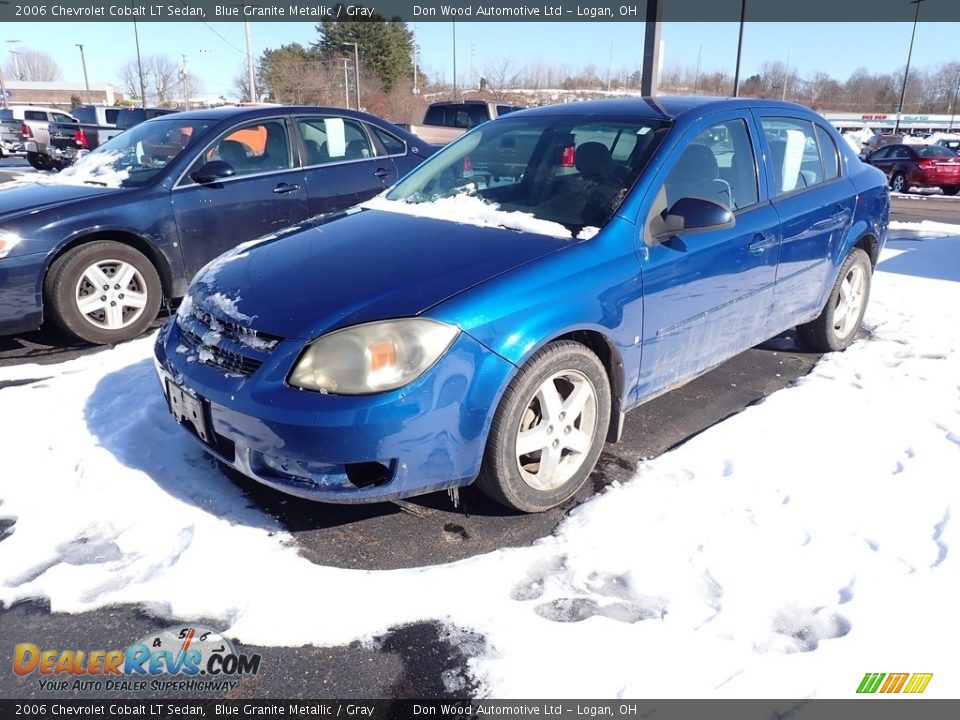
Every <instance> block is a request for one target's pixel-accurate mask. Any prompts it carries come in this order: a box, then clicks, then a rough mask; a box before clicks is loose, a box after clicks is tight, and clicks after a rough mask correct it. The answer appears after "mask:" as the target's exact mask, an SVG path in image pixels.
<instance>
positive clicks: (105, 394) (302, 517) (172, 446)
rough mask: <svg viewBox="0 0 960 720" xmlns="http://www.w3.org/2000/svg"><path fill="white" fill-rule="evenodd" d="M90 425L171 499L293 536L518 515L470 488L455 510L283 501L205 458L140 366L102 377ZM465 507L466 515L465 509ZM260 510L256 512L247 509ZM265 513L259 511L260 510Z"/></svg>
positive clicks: (87, 411)
mask: <svg viewBox="0 0 960 720" xmlns="http://www.w3.org/2000/svg"><path fill="white" fill-rule="evenodd" d="M84 416H85V420H86V423H87V427H88V428H89V430H90V432H91V433H92V434H93V435H94V437H95V438H96V439H97V441H98V442H99V443H100V445H101V446H102V447H104V448H105V449H107V450H108V451H109V452H110V453H111V454H113V456H114V457H115V458H116V459H117V460H118V461H119V462H121V463H122V464H123V465H125V466H126V467H128V468H131V469H133V470H137V471H140V472H142V473H144V474H145V475H146V476H147V477H148V478H149V479H150V481H151V482H153V483H154V484H155V485H157V486H158V487H160V488H161V489H163V490H164V491H165V492H167V493H168V494H170V495H172V496H173V497H176V498H178V499H180V500H182V501H184V502H188V503H191V504H193V505H196V506H198V507H200V508H202V509H204V510H207V511H208V512H211V513H213V514H215V515H217V516H219V517H224V518H226V519H228V520H230V521H233V522H240V523H244V524H253V525H255V526H261V527H266V526H267V525H268V524H269V521H268V520H267V519H266V518H265V517H264V516H263V514H262V512H266V513H268V514H269V515H272V516H273V517H274V518H275V519H278V520H281V521H282V522H283V523H284V525H286V526H287V527H288V528H289V529H290V530H305V529H322V528H330V527H335V526H340V525H346V524H350V523H353V522H356V521H361V520H365V519H369V518H372V517H378V516H383V515H389V514H396V513H407V514H410V515H413V516H430V515H433V514H436V513H449V514H452V515H456V514H463V513H464V512H466V513H469V514H480V515H495V516H509V515H518V514H519V513H514V512H512V511H510V510H507V509H506V508H502V507H500V506H499V505H497V504H496V503H494V502H492V501H490V500H488V499H486V498H485V497H483V496H482V495H480V494H479V493H478V492H475V491H474V490H473V489H472V488H467V489H464V491H462V496H461V506H460V508H454V507H453V504H452V503H451V501H450V498H449V496H448V494H447V493H446V492H439V493H432V494H430V495H424V496H422V497H419V498H415V499H413V500H412V501H398V502H384V503H372V504H361V505H332V504H324V503H316V502H310V501H309V500H302V499H299V498H295V497H292V496H290V495H286V494H284V493H281V492H278V491H276V490H273V489H271V488H268V487H266V486H263V485H260V484H259V483H257V482H255V481H253V480H250V479H249V478H246V477H244V476H243V475H241V474H240V473H238V472H236V471H234V470H233V469H231V468H229V467H227V466H225V465H222V464H221V463H219V462H218V461H217V460H216V459H215V458H213V457H211V456H210V455H208V454H207V453H206V452H205V451H204V450H203V448H202V447H201V445H200V443H199V441H198V440H196V439H195V438H194V437H193V436H192V435H190V434H189V433H188V432H186V431H185V430H184V429H183V428H181V427H180V426H179V425H178V423H177V422H176V421H175V420H174V419H173V417H172V416H171V415H170V412H169V410H168V407H167V403H166V399H165V398H164V396H163V393H162V391H161V389H160V386H159V384H158V381H157V377H156V373H155V371H154V368H153V364H152V362H151V361H150V360H142V361H140V362H137V363H134V364H132V365H129V366H127V367H124V368H122V369H120V370H117V371H115V372H112V373H109V374H107V375H105V376H103V377H102V378H101V379H100V381H99V382H98V383H97V385H96V387H95V388H94V389H93V392H92V393H91V395H90V397H89V398H88V400H87V403H86V405H85V407H84ZM464 506H466V511H465V510H464ZM251 509H256V511H257V512H256V513H250V512H249V510H251ZM261 511H262V512H261Z"/></svg>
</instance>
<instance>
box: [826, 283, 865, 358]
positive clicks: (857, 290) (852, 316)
mask: <svg viewBox="0 0 960 720" xmlns="http://www.w3.org/2000/svg"><path fill="white" fill-rule="evenodd" d="M865 290H866V278H865V275H864V270H863V267H861V266H860V265H851V266H850V269H849V270H848V271H847V274H846V275H845V276H844V278H843V281H842V282H841V283H840V294H839V295H838V296H837V306H836V308H834V311H833V330H834V332H835V333H836V334H837V338H838V339H839V340H845V339H846V338H847V337H848V336H849V335H850V334H851V333H852V332H853V331H854V330H855V329H856V328H857V325H858V321H859V319H860V314H861V312H863V301H864V297H865Z"/></svg>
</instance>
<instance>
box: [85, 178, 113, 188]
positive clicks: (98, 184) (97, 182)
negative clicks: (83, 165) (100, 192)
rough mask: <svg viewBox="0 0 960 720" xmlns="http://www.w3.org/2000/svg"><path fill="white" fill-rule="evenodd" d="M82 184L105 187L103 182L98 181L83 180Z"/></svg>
mask: <svg viewBox="0 0 960 720" xmlns="http://www.w3.org/2000/svg"><path fill="white" fill-rule="evenodd" d="M83 184H84V185H97V186H99V187H106V186H107V184H106V183H105V182H100V181H99V180H84V181H83Z"/></svg>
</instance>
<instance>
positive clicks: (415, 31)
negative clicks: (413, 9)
mask: <svg viewBox="0 0 960 720" xmlns="http://www.w3.org/2000/svg"><path fill="white" fill-rule="evenodd" d="M413 94H414V95H419V94H420V87H419V86H418V85H417V24H416V23H414V24H413Z"/></svg>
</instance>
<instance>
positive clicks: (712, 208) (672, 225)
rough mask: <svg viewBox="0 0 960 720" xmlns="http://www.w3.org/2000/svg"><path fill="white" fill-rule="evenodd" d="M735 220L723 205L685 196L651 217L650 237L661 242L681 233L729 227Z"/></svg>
mask: <svg viewBox="0 0 960 720" xmlns="http://www.w3.org/2000/svg"><path fill="white" fill-rule="evenodd" d="M735 222H736V220H735V218H734V217H733V213H732V212H730V210H729V209H728V208H725V207H724V206H723V205H721V204H719V203H715V202H713V201H711V200H704V199H703V198H695V197H685V198H680V199H679V200H677V201H676V202H675V203H674V204H673V206H672V207H671V208H669V209H668V210H666V211H665V212H664V213H662V214H661V215H655V216H654V217H653V218H652V219H651V221H650V237H651V238H652V239H653V240H654V241H656V242H662V241H664V240H667V239H668V238H671V237H673V236H675V235H680V234H681V233H683V234H687V233H696V232H705V231H707V230H723V229H725V228H731V227H733V226H734V223H735Z"/></svg>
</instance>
